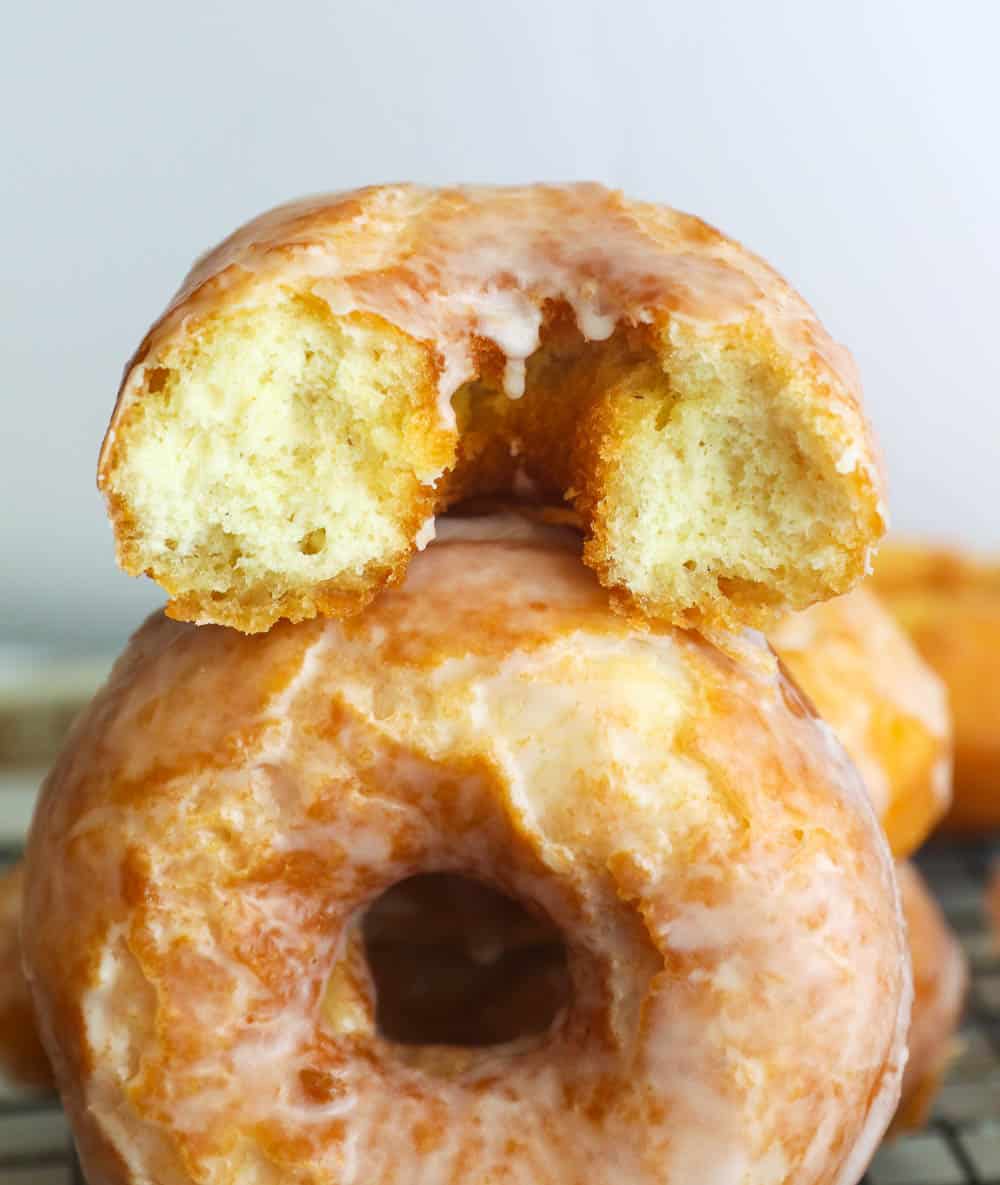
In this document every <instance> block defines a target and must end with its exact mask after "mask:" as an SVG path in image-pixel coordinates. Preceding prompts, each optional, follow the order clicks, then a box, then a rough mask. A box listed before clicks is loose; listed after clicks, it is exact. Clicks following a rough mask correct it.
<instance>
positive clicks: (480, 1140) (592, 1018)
mask: <svg viewBox="0 0 1000 1185" xmlns="http://www.w3.org/2000/svg"><path fill="white" fill-rule="evenodd" d="M716 641H717V643H719V645H713V644H712V643H710V642H709V641H707V640H705V639H703V638H701V637H699V636H698V635H696V634H693V633H684V632H679V631H672V630H669V629H663V630H659V631H656V630H654V631H645V632H642V631H637V630H635V629H633V628H630V627H629V625H628V624H627V622H626V621H624V620H623V619H622V618H621V617H618V616H616V615H615V614H613V613H612V612H610V611H609V608H608V604H607V595H606V594H605V593H604V592H603V591H602V590H601V589H600V588H599V586H598V585H597V583H596V581H595V580H594V579H593V577H592V576H591V575H590V574H589V573H587V572H586V570H585V569H584V568H582V567H581V565H580V564H579V560H578V558H577V556H576V555H575V554H574V548H573V546H566V547H563V546H561V545H560V542H559V537H558V533H555V534H554V535H553V534H552V533H550V534H549V535H546V536H541V537H539V538H536V539H533V538H531V537H525V538H520V539H518V538H508V539H507V540H506V541H502V542H497V541H482V542H474V541H470V540H466V541H464V542H450V543H449V542H443V543H442V542H439V543H437V544H435V545H434V546H432V547H430V548H429V549H428V550H427V551H426V552H425V553H424V554H423V555H421V556H420V557H419V558H418V559H417V560H415V562H414V563H413V565H412V567H411V569H410V573H409V576H408V579H407V581H406V583H405V585H403V586H402V587H401V588H400V589H397V590H393V591H391V592H389V593H388V594H386V595H385V596H384V597H383V598H382V599H380V601H379V602H378V603H377V604H376V605H375V606H374V607H373V608H372V609H371V610H370V611H369V612H368V613H367V614H365V615H364V616H363V617H362V618H356V619H352V620H350V621H348V622H333V621H326V622H318V621H317V622H312V623H308V624H303V625H299V626H295V627H292V626H278V627H276V628H275V629H273V630H272V631H270V632H269V633H268V634H267V635H265V636H263V637H257V638H246V637H243V636H241V635H239V634H238V633H236V632H234V631H231V630H226V629H220V628H215V627H202V628H197V627H192V626H187V625H181V624H177V623H174V622H171V621H169V620H167V619H165V618H163V617H161V616H156V617H153V618H152V619H150V621H149V622H148V623H147V624H146V625H145V626H144V627H143V628H142V629H141V630H140V631H139V632H138V633H137V634H136V636H135V637H134V638H133V640H132V642H131V643H130V645H129V647H128V648H127V650H126V651H125V653H124V655H123V656H122V658H121V659H120V660H119V662H118V663H117V665H116V667H115V669H114V671H113V673H112V676H111V678H110V681H109V683H108V685H107V687H106V688H105V689H104V690H103V691H102V692H101V693H100V694H99V695H98V696H97V698H96V699H95V701H94V702H93V704H92V706H91V707H90V709H89V711H88V712H87V713H85V715H84V716H83V718H82V719H81V720H80V721H79V722H78V724H77V725H76V727H75V729H74V731H73V734H72V736H71V738H70V740H69V742H68V744H67V746H66V748H65V749H64V751H63V753H62V756H61V758H60V759H59V761H58V763H57V764H56V766H55V768H54V769H53V771H52V773H51V775H50V777H49V779H48V780H47V783H46V786H45V788H44V791H43V795H42V799H41V802H40V805H39V807H38V811H37V813H36V818H35V822H34V825H33V828H32V833H31V839H30V844H29V850H28V857H27V863H28V885H27V896H26V917H25V923H26V924H25V938H26V962H27V966H28V970H29V973H30V977H31V982H32V989H33V992H34V997H35V1001H36V1005H37V1008H38V1013H39V1018H40V1023H41V1027H42V1031H43V1036H44V1039H45V1042H46V1045H47V1048H48V1050H49V1053H50V1054H51V1056H52V1059H53V1062H54V1066H55V1070H56V1075H57V1078H58V1081H59V1085H60V1088H61V1091H62V1094H63V1098H64V1101H65V1103H66V1106H67V1109H68V1113H69V1115H70V1117H71V1121H72V1124H73V1128H74V1133H75V1135H76V1137H77V1140H78V1144H79V1147H80V1150H81V1154H82V1157H83V1160H84V1163H85V1167H86V1169H87V1171H88V1174H89V1175H90V1176H91V1179H93V1180H100V1181H101V1182H102V1183H103V1185H135V1183H137V1182H139V1181H150V1180H155V1181H156V1182H157V1183H158V1185H189V1183H192V1182H194V1181H198V1182H199V1183H201V1185H223V1183H225V1185H236V1183H240V1185H244V1183H246V1185H248V1183H250V1182H253V1183H254V1185H266V1183H275V1185H276V1183H277V1182H279V1181H281V1182H287V1181H290V1180H294V1181H296V1182H299V1183H301V1185H306V1183H309V1185H320V1183H323V1185H332V1183H337V1185H370V1183H371V1182H373V1181H378V1182H379V1183H380V1185H417V1183H420V1185H446V1183H451V1182H456V1183H457V1182H460V1181H461V1182H468V1181H470V1180H473V1179H474V1180H477V1181H484V1182H485V1181H490V1182H491V1183H496V1185H501V1183H504V1185H515V1183H520V1185H584V1183H586V1185H611V1183H614V1185H664V1183H667V1182H673V1183H675V1185H681V1183H682V1182H684V1183H687V1182H691V1181H698V1182H701V1183H702V1185H716V1183H718V1185H738V1183H742V1185H746V1183H747V1182H755V1183H757V1185H778V1183H781V1182H788V1183H790V1182H795V1185H813V1183H816V1185H819V1183H830V1185H834V1183H836V1185H853V1182H855V1181H857V1180H858V1179H859V1178H860V1176H861V1174H862V1172H863V1171H864V1168H865V1165H866V1164H867V1161H868V1159H869V1158H870V1156H871V1154H872V1152H873V1151H874V1148H875V1147H876V1145H877V1143H878V1140H879V1139H880V1137H881V1135H882V1132H883V1131H884V1129H885V1127H886V1126H887V1124H888V1122H889V1120H890V1118H891V1115H892V1113H893V1110H894V1109H895V1106H896V1101H897V1097H898V1090H899V1082H900V1076H901V1071H902V1061H903V1039H904V1034H905V1029H906V1025H907V1022H908V1016H909V1003H910V985H909V980H908V974H907V959H906V956H905V943H904V937H903V931H902V925H901V917H900V913H899V904H898V898H897V894H896V888H895V880H894V877H893V873H892V864H891V860H890V857H889V853H888V849H887V846H886V844H885V840H884V837H883V836H882V834H881V831H880V829H879V828H878V825H877V822H876V820H875V817H874V814H873V813H872V810H871V807H870V805H869V803H868V801H867V799H866V797H865V795H864V792H863V789H862V787H861V783H860V780H859V778H858V776H857V773H856V771H855V770H854V768H853V766H851V764H850V763H849V762H848V761H847V760H846V758H845V756H844V754H843V751H842V750H841V749H840V747H839V745H838V744H837V743H836V741H835V740H834V739H833V737H832V735H831V734H830V732H829V730H828V729H827V728H826V726H825V725H823V724H822V723H821V722H820V721H818V720H817V719H816V718H815V717H814V715H813V714H812V712H811V711H810V709H809V707H808V705H807V703H806V702H805V701H804V700H803V699H802V698H801V697H800V696H799V694H798V692H797V691H796V690H795V689H794V687H793V686H792V685H791V684H790V683H789V682H788V681H786V679H785V678H784V677H783V676H782V674H781V672H780V670H779V668H778V666H777V664H776V662H775V660H774V657H773V655H772V653H771V652H770V650H769V649H768V648H767V646H766V645H765V644H764V643H763V640H762V639H760V637H759V636H754V635H747V636H746V637H735V636H728V637H725V636H719V637H718V638H717V639H716ZM723 646H724V647H725V648H724V649H723V648H721V647H723ZM429 871H452V872H458V873H462V874H465V875H468V876H471V877H473V878H475V879H479V880H482V881H484V882H486V883H489V884H492V885H495V886H497V887H499V888H501V889H502V890H503V891H504V892H506V893H507V894H509V895H511V896H513V897H514V898H516V899H517V900H519V901H521V902H522V903H524V904H525V906H526V907H527V908H529V909H530V910H533V911H540V912H541V913H543V914H544V915H546V916H547V917H548V918H549V919H551V921H552V922H553V923H554V924H555V925H556V926H557V927H558V929H559V930H560V932H561V934H562V935H563V938H564V941H565V944H566V947H567V951H568V957H569V972H570V977H571V980H572V994H571V1000H570V1004H569V1007H568V1008H567V1009H566V1011H565V1012H564V1013H563V1014H561V1015H560V1016H559V1018H558V1019H557V1021H556V1023H555V1024H554V1025H553V1027H552V1028H551V1029H550V1030H549V1031H548V1032H547V1033H545V1034H542V1035H540V1036H536V1037H534V1038H532V1039H531V1040H529V1041H526V1042H523V1043H521V1044H516V1045H513V1046H511V1045H507V1046H497V1047H490V1048H486V1049H478V1050H465V1049H454V1048H448V1047H425V1048H423V1049H418V1050H417V1051H412V1050H410V1051H409V1052H407V1050H406V1049H404V1048H401V1047H400V1046H396V1045H393V1044H391V1043H389V1042H387V1041H385V1040H384V1039H383V1038H381V1037H380V1035H379V1033H378V1032H377V1031H376V1028H375V1025H374V1022H373V1000H372V990H371V983H370V980H369V978H368V974H367V968H366V966H365V963H364V960H363V959H362V958H361V954H360V943H359V921H360V919H361V917H362V915H363V912H364V910H365V907H366V906H367V905H368V904H369V903H371V902H372V901H373V900H374V899H376V898H377V897H378V896H379V894H381V893H382V892H383V891H384V890H386V889H387V888H389V887H390V886H392V885H393V884H395V883H397V882H399V881H400V880H402V879H404V878H405V877H408V876H412V875H414V874H417V873H420V872H429Z"/></svg>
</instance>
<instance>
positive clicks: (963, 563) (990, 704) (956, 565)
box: [872, 544, 1000, 834]
mask: <svg viewBox="0 0 1000 1185" xmlns="http://www.w3.org/2000/svg"><path fill="white" fill-rule="evenodd" d="M872 583H873V585H874V588H875V590H876V591H877V592H878V594H879V596H880V597H881V598H882V599H883V601H884V602H885V603H886V605H887V606H888V607H889V608H890V609H891V610H892V612H893V613H894V614H895V615H896V617H897V618H898V620H899V622H900V624H901V625H902V626H903V628H904V629H905V630H906V632H907V633H908V634H909V635H910V637H911V638H912V639H913V643H914V645H915V646H916V647H917V649H918V650H919V651H920V653H921V654H922V655H923V657H924V658H925V659H926V661H927V662H928V664H929V665H930V666H931V667H933V668H934V670H935V671H936V672H937V673H938V675H939V676H940V677H941V679H942V680H943V681H944V684H945V686H946V687H947V689H948V698H949V700H950V704H951V713H952V717H953V720H954V728H955V787H954V795H953V799H952V806H951V810H950V811H949V812H948V814H947V815H946V817H945V819H944V821H943V822H942V824H941V827H942V830H944V831H950V832H956V833H966V834H968V833H973V832H978V831H989V830H996V829H1000V729H998V728H997V721H998V719H1000V682H998V679H997V673H998V671H1000V566H997V565H993V564H988V563H985V562H983V561H981V560H978V559H975V558H973V557H972V556H969V555H962V554H960V553H958V552H956V551H950V550H947V549H945V548H935V547H930V546H927V547H925V546H920V545H918V544H913V545H904V544H893V545H891V546H889V547H886V548H885V549H884V551H883V552H882V554H880V556H879V560H878V564H877V565H876V568H875V574H874V576H873V578H872Z"/></svg>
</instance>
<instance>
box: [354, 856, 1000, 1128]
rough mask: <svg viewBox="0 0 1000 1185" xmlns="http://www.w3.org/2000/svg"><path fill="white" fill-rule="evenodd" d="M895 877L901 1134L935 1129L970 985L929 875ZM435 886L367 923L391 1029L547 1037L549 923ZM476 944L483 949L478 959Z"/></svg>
mask: <svg viewBox="0 0 1000 1185" xmlns="http://www.w3.org/2000/svg"><path fill="white" fill-rule="evenodd" d="M896 875H897V880H898V882H899V887H900V898H901V901H902V905H903V917H904V919H905V921H906V927H907V937H908V942H909V951H910V963H911V966H912V969H913V980H914V997H913V1012H912V1015H911V1019H910V1028H909V1032H908V1034H907V1049H908V1054H909V1056H908V1058H907V1062H906V1070H905V1072H904V1074H903V1089H902V1096H901V1098H900V1103H899V1108H898V1110H897V1111H896V1116H895V1118H894V1120H893V1123H892V1128H891V1131H892V1133H894V1134H898V1133H899V1132H902V1131H914V1130H916V1129H918V1128H921V1127H923V1126H924V1124H925V1123H926V1122H927V1118H928V1115H929V1114H930V1109H931V1104H932V1103H933V1100H934V1096H935V1095H936V1093H937V1090H938V1086H939V1085H940V1082H941V1079H942V1077H943V1076H944V1074H945V1072H946V1070H947V1067H948V1065H949V1063H950V1061H951V1059H952V1058H953V1056H954V1054H955V1050H956V1041H955V1032H956V1030H957V1028H958V1024H959V1021H960V1020H961V1016H962V1008H963V1005H964V1002H965V996H966V993H967V991H968V984H969V971H968V965H967V962H966V959H965V955H964V953H963V952H962V948H961V945H960V944H959V942H958V939H957V937H956V936H955V934H954V933H953V932H952V931H951V929H950V927H949V926H948V924H947V922H946V921H945V919H944V916H943V915H942V913H941V910H940V908H939V906H938V904H937V902H936V901H935V900H934V897H933V896H932V894H931V892H930V890H929V889H928V887H927V885H926V883H925V882H924V880H923V878H922V877H921V875H920V873H919V872H918V871H917V870H916V868H914V866H913V865H912V864H909V863H906V862H900V863H899V864H897V866H896ZM429 879H432V878H417V879H416V880H415V881H409V882H406V883H404V884H403V885H400V886H397V889H398V890H399V891H398V892H394V893H393V894H392V895H391V900H392V903H393V909H392V910H391V912H387V911H385V910H378V911H376V910H375V909H374V908H373V909H372V910H370V911H369V913H368V915H367V917H366V929H368V928H369V927H368V923H370V922H374V926H372V927H371V930H372V933H371V941H372V944H373V946H374V947H375V948H376V949H377V950H378V952H379V960H380V962H379V965H378V967H377V971H378V973H379V981H380V983H384V984H387V985H390V986H391V987H394V988H395V990H394V991H393V992H391V993H390V994H389V998H388V1000H387V1007H388V1009H389V1010H390V1011H391V1012H392V1015H390V1016H389V1017H388V1022H387V1023H388V1024H389V1025H390V1026H391V1027H392V1028H393V1030H394V1031H395V1032H398V1033H399V1034H401V1035H402V1037H403V1039H416V1037H417V1035H418V1034H419V1031H420V1026H421V1025H423V1024H426V1023H427V1020H426V1018H427V1017H428V1016H430V1018H431V1021H430V1023H431V1024H432V1025H433V1024H441V1025H446V1024H451V1025H454V1024H455V1021H454V1018H455V1016H456V1015H458V1016H460V1017H461V1018H462V1021H463V1023H464V1024H465V1025H466V1026H471V1025H478V1026H480V1029H481V1031H482V1032H486V1033H491V1032H494V1031H500V1032H513V1031H518V1032H534V1031H539V1030H540V1028H541V1026H542V1023H543V1021H544V1018H545V1017H546V1016H548V1015H549V1012H550V1007H551V1002H552V1001H553V1000H557V999H559V998H560V997H561V995H562V991H563V985H562V982H561V979H560V975H561V964H560V960H559V947H558V945H557V944H556V943H554V942H553V940H552V937H551V934H550V933H549V932H548V931H547V929H546V928H545V927H544V926H542V925H540V924H537V923H536V924H535V925H534V926H531V925H526V924H525V922H524V920H523V919H522V918H518V917H516V915H515V916H513V917H512V916H511V915H510V914H504V913H501V912H500V911H498V910H497V909H496V908H495V907H493V908H491V907H490V905H489V904H488V903H485V902H483V901H481V900H480V901H476V900H474V899H473V900H471V901H470V899H469V894H468V886H467V885H465V884H463V885H461V886H460V892H459V891H458V890H456V891H455V892H453V893H452V894H448V895H443V894H442V892H441V891H440V890H439V889H434V887H433V886H432V890H433V891H430V892H428V890H427V887H426V886H425V885H424V884H423V883H421V882H422V881H425V880H429ZM441 880H442V881H445V882H446V881H447V878H441ZM996 884H997V889H996V890H994V892H995V893H997V894H1000V877H998V879H997V882H996ZM389 896H390V895H388V894H387V897H386V898H383V901H384V900H387V899H388V898H389ZM998 901H1000V896H998ZM998 917H1000V914H998ZM425 944H430V945H431V946H432V947H433V951H434V956H433V960H431V959H429V958H428V957H427V954H426V952H425V951H424V950H423V947H424V945H425ZM473 944H480V950H479V951H478V952H477V951H476V950H474V949H472V948H473ZM482 944H485V952H484V948H483V945H482ZM484 964H485V965H484ZM477 965H478V967H477ZM470 968H471V969H472V971H473V973H472V974H471V975H470ZM477 969H478V970H479V973H478V974H476V973H475V972H476V970H477ZM457 1031H458V1032H459V1033H461V1032H462V1029H461V1028H458V1029H457Z"/></svg>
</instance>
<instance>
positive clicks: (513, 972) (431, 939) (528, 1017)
mask: <svg viewBox="0 0 1000 1185" xmlns="http://www.w3.org/2000/svg"><path fill="white" fill-rule="evenodd" d="M362 934H363V938H364V949H365V955H366V958H367V961H368V968H369V971H370V973H371V977H372V981H373V984H374V987H375V1024H376V1028H377V1030H378V1033H379V1035H380V1036H381V1037H382V1038H383V1039H384V1040H386V1041H390V1042H393V1043H395V1044H397V1045H406V1046H421V1045H450V1046H464V1047H484V1046H491V1045H506V1044H509V1043H510V1042H513V1041H522V1040H525V1039H531V1038H540V1037H543V1036H544V1035H545V1034H546V1033H548V1032H549V1030H550V1029H552V1027H553V1026H554V1025H555V1024H556V1022H557V1020H558V1019H559V1017H560V1016H561V1015H562V1014H563V1013H564V1011H565V1010H566V1008H567V1007H568V1006H569V1002H570V975H569V965H568V958H567V952H566V947H565V944H564V943H563V941H562V937H561V935H560V933H559V930H558V929H557V928H556V927H555V925H553V923H552V922H551V920H550V919H549V918H547V917H545V916H544V915H542V914H541V913H539V912H537V911H534V912H529V910H528V909H526V908H525V907H524V906H523V905H521V904H520V903H519V902H518V901H515V900H514V899H513V898H511V897H508V896H506V895H505V894H504V893H502V892H499V891H498V890H496V889H494V888H491V887H490V886H489V885H486V884H483V883H482V882H481V881H477V880H473V879H471V878H468V877H463V876H456V875H454V874H451V873H429V874H424V875H420V876H414V877H410V878H409V879H408V880H405V881H401V882H400V883H399V884H397V885H394V886H393V887H392V888H391V889H389V890H388V891H387V892H385V893H383V894H382V896H381V897H379V898H378V899H377V900H376V901H375V902H374V903H373V904H372V905H371V906H370V907H369V909H368V911H367V912H366V914H365V916H364V918H363V921H362Z"/></svg>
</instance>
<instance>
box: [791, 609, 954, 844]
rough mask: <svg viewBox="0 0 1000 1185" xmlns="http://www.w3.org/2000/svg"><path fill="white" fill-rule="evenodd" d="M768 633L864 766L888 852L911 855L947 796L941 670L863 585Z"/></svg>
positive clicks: (948, 743) (947, 722)
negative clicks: (936, 671) (934, 668)
mask: <svg viewBox="0 0 1000 1185" xmlns="http://www.w3.org/2000/svg"><path fill="white" fill-rule="evenodd" d="M768 637H769V640H770V642H771V645H772V646H773V647H774V649H775V650H776V652H777V654H778V657H779V658H780V659H781V660H782V662H784V663H785V665H786V666H787V667H788V669H789V670H790V671H791V673H792V676H793V678H794V679H795V681H796V682H797V683H798V685H799V687H801V688H802V690H803V691H804V692H805V693H806V695H807V696H808V697H809V698H810V699H811V700H812V702H813V704H815V706H816V710H817V711H818V712H819V714H820V716H822V718H823V719H824V720H825V721H826V722H827V724H829V725H830V727H831V728H832V729H833V731H834V732H835V733H836V734H837V738H838V740H839V741H840V742H841V744H842V745H843V746H844V748H845V749H846V750H847V752H848V753H849V754H850V756H851V758H852V760H853V761H854V764H855V765H856V766H857V767H858V769H859V771H860V772H861V775H862V777H863V779H864V783H865V787H866V789H867V790H868V795H869V797H870V798H871V800H872V805H873V806H874V807H875V811H876V814H877V815H878V816H879V819H880V820H881V822H882V826H883V827H884V829H885V832H886V835H887V837H888V840H889V846H890V847H891V848H892V851H893V854H894V855H896V856H897V857H905V856H908V855H910V854H911V853H912V852H914V851H915V850H916V849H917V848H918V847H919V846H920V844H921V843H923V841H924V840H925V839H926V838H927V836H928V835H929V834H930V832H931V831H932V830H933V828H934V826H935V824H936V823H937V822H938V821H939V820H940V818H941V816H942V815H943V814H944V813H945V811H946V810H947V809H948V805H949V803H950V802H951V772H952V770H951V757H952V739H951V717H950V713H949V711H948V701H947V695H946V692H945V688H944V685H943V684H942V682H941V680H940V679H939V678H938V677H937V675H935V674H934V672H933V671H932V670H931V668H930V667H929V666H928V665H927V663H926V662H924V660H923V659H922V658H921V657H920V655H919V654H918V653H917V651H916V650H915V649H914V646H913V643H912V642H910V640H909V638H908V637H907V636H906V634H905V633H904V632H903V630H902V628H901V626H900V625H899V624H897V622H896V621H895V619H894V618H893V616H892V614H891V613H890V612H889V610H888V609H886V608H885V607H884V606H883V605H882V604H881V603H880V602H879V600H878V599H877V597H876V596H875V594H874V593H873V592H871V591H870V590H869V589H867V588H856V589H854V590H853V591H852V592H850V593H848V594H847V595H846V596H843V597H837V598H836V599H834V600H832V601H827V602H825V603H824V604H822V605H813V606H812V607H811V608H809V609H806V610H804V611H803V612H801V613H793V614H790V615H789V616H788V617H786V618H785V619H784V621H782V622H780V623H779V624H778V625H777V626H776V627H775V628H774V629H772V630H770V631H769V633H768Z"/></svg>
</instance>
